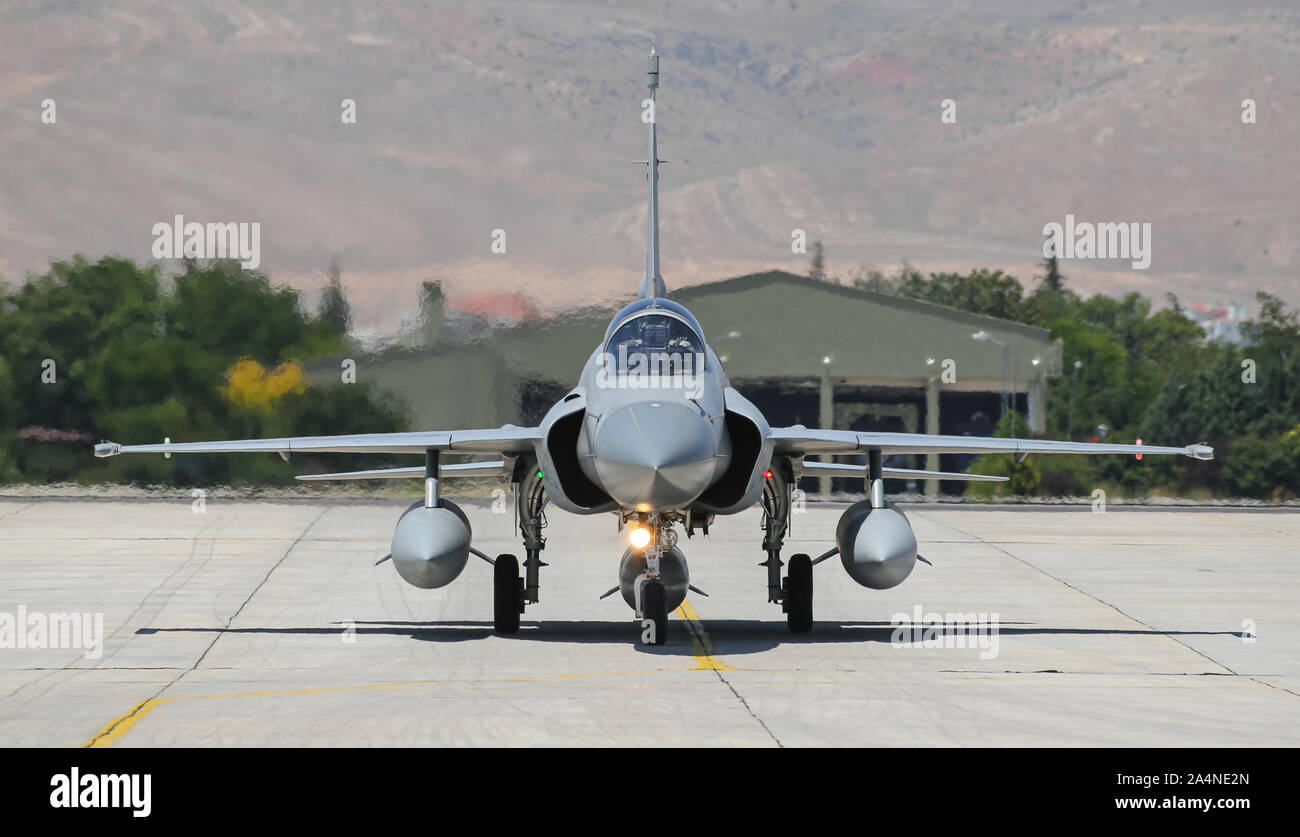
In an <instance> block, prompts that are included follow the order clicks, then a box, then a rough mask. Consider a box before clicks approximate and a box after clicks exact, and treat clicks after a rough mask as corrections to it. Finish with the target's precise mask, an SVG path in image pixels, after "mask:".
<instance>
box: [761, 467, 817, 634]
mask: <svg viewBox="0 0 1300 837" xmlns="http://www.w3.org/2000/svg"><path fill="white" fill-rule="evenodd" d="M790 476H791V475H790V473H789V472H788V471H787V470H785V469H783V468H780V467H778V466H777V465H776V464H775V463H774V466H773V468H772V470H770V471H768V472H767V475H766V480H765V481H764V483H763V499H762V504H763V550H764V551H765V552H767V560H766V561H764V562H763V563H762V564H761V565H760V566H764V567H767V600H768V601H769V602H775V603H779V604H780V605H781V610H782V611H783V612H784V613H785V615H786V624H787V625H788V626H789V628H790V632H791V633H795V634H806V633H808V632H809V631H811V630H812V624H813V576H812V559H811V558H810V557H808V556H807V555H805V554H803V553H799V554H798V555H792V556H790V570H789V574H788V575H786V577H785V578H784V579H782V578H781V567H782V566H784V564H783V563H782V561H781V547H782V545H783V544H784V538H785V535H786V533H787V532H788V531H789V530H790V492H791V490H792V488H793V486H792V485H791V479H790Z"/></svg>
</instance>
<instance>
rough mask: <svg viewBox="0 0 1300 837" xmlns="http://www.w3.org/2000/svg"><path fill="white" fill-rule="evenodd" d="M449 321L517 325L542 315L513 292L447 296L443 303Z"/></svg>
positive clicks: (523, 298) (525, 298)
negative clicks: (482, 321) (470, 320)
mask: <svg viewBox="0 0 1300 837" xmlns="http://www.w3.org/2000/svg"><path fill="white" fill-rule="evenodd" d="M444 305H445V312H446V317H447V319H448V320H451V321H456V320H460V319H475V320H486V321H487V322H489V323H492V324H500V325H517V324H519V323H522V322H524V321H526V320H535V319H537V318H538V317H540V316H541V310H540V309H539V308H538V307H537V303H535V302H533V301H532V300H531V299H530V298H528V297H526V296H524V295H523V294H521V293H515V292H513V291H504V292H484V293H477V294H467V295H465V296H449V297H447V298H446V301H445V303H444Z"/></svg>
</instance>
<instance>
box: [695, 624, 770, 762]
mask: <svg viewBox="0 0 1300 837" xmlns="http://www.w3.org/2000/svg"><path fill="white" fill-rule="evenodd" d="M684 615H685V616H686V618H685V619H683V620H682V621H684V622H685V623H686V629H687V630H688V631H690V632H691V641H692V642H693V643H696V644H698V645H699V646H700V648H701V649H702V650H703V651H704V652H705V655H706V659H709V660H712V659H713V641H712V640H711V639H709V635H708V633H707V632H706V631H705V630H704V625H703V624H702V623H701V622H700V619H699V617H698V616H695V615H694V610H693V609H692V610H690V611H685V610H684ZM715 662H716V661H715ZM707 670H709V671H712V672H713V673H714V675H716V676H717V678H718V681H719V682H720V683H722V685H724V686H726V687H727V689H728V690H729V691H730V692H731V694H732V695H733V696H734V697H735V698H736V700H738V701H740V705H741V706H742V707H744V709H745V712H746V713H747V714H748V715H749V717H751V718H753V719H754V720H755V721H756V722H757V723H758V725H759V726H760V727H762V728H763V732H765V733H767V736H768V738H771V739H772V741H773V743H775V744H776V746H777V747H779V748H781V749H785V744H783V743H781V739H779V738H777V737H776V733H774V732H772V729H771V727H769V726H768V725H767V723H766V722H765V721H764V720H763V719H762V718H760V717H758V713H757V712H755V711H754V708H753V707H752V706H750V705H749V701H747V700H745V696H744V695H742V694H741V693H740V692H739V691H738V690H737V689H736V686H735V684H734V683H732V682H731V681H730V680H728V679H727V677H726V675H725V674H723V671H724V669H723V667H722V666H720V665H716V664H715V665H711V666H708V667H707Z"/></svg>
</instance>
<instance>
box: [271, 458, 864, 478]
mask: <svg viewBox="0 0 1300 837" xmlns="http://www.w3.org/2000/svg"><path fill="white" fill-rule="evenodd" d="M513 467H514V460H506V459H497V460H494V461H492V462H457V463H455V464H452V465H443V466H440V467H439V468H438V478H439V479H446V478H448V477H500V476H504V475H507V474H509V473H510V470H511V468H513ZM858 470H859V471H860V470H862V469H861V468H859V469H858ZM424 477H425V471H424V466H423V465H417V466H416V467H414V468H380V469H378V470H374V471H347V472H345V473H341V474H300V475H298V476H296V477H294V479H299V480H306V481H308V482H311V481H317V480H404V479H424Z"/></svg>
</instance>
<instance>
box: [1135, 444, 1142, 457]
mask: <svg viewBox="0 0 1300 837" xmlns="http://www.w3.org/2000/svg"><path fill="white" fill-rule="evenodd" d="M1137 443H1138V444H1139V445H1140V444H1142V440H1141V439H1138V440H1137ZM1135 456H1137V458H1138V459H1141V458H1142V454H1140V453H1139V454H1135Z"/></svg>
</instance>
